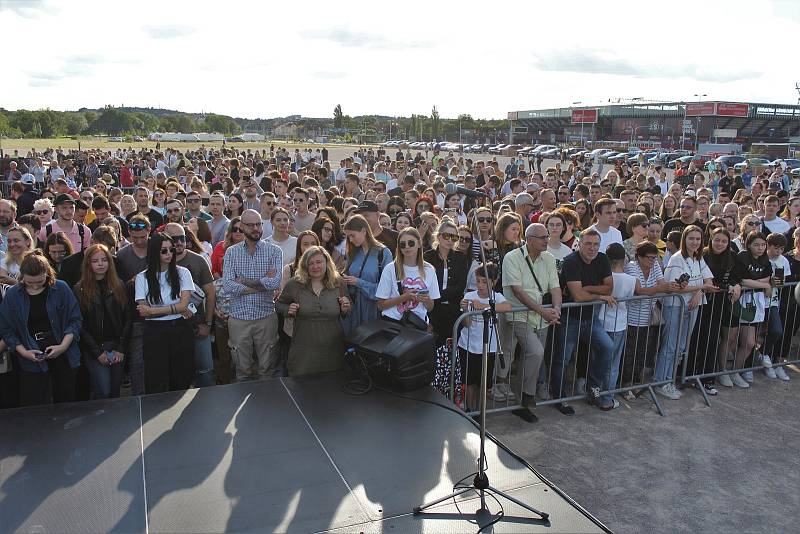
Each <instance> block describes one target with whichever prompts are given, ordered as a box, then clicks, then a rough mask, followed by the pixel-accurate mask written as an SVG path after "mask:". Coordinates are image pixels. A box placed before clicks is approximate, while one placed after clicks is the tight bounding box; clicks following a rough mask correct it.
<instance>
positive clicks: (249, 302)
mask: <svg viewBox="0 0 800 534" xmlns="http://www.w3.org/2000/svg"><path fill="white" fill-rule="evenodd" d="M277 214H280V215H281V216H284V217H286V218H287V222H288V214H286V212H285V211H284V212H283V213H281V212H280V211H278V210H276V211H275V212H273V222H274V218H275V215H277ZM240 224H241V225H242V227H243V228H244V237H245V239H244V241H242V242H241V243H238V244H236V245H231V246H230V247H228V248H227V250H226V251H225V259H224V260H223V267H222V280H223V288H224V291H225V293H226V295H227V296H228V297H229V298H230V316H229V318H228V332H229V336H230V337H229V345H230V346H231V353H232V356H233V361H234V365H235V367H236V380H238V381H242V380H251V379H255V378H267V377H271V376H274V375H275V374H276V373H277V372H278V368H277V363H278V362H277V359H276V353H275V351H274V350H273V348H274V346H275V343H276V341H277V339H278V319H277V316H276V315H275V303H274V293H275V290H276V289H278V287H279V286H280V281H281V270H282V268H283V265H284V260H283V257H282V256H283V254H282V252H281V249H280V248H279V247H277V246H275V245H274V244H272V243H270V242H269V241H268V240H266V239H261V237H262V231H261V215H260V214H259V213H258V212H257V211H254V210H245V211H244V213H242V220H241V223H240ZM254 357H255V360H256V362H255V365H254V361H253V360H254Z"/></svg>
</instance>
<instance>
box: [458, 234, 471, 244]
mask: <svg viewBox="0 0 800 534" xmlns="http://www.w3.org/2000/svg"><path fill="white" fill-rule="evenodd" d="M458 241H459V243H471V242H472V236H471V235H460V236H458Z"/></svg>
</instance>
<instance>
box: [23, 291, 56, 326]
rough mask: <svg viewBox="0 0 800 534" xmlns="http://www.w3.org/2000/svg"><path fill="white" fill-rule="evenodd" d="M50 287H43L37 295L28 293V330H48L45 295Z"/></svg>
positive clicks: (48, 320) (48, 319)
mask: <svg viewBox="0 0 800 534" xmlns="http://www.w3.org/2000/svg"><path fill="white" fill-rule="evenodd" d="M48 293H50V288H48V287H45V288H44V291H42V292H41V293H39V294H38V295H28V300H29V301H30V310H29V311H28V332H30V333H31V334H36V333H38V332H50V330H52V328H51V327H50V318H49V317H48V316H47V295H48Z"/></svg>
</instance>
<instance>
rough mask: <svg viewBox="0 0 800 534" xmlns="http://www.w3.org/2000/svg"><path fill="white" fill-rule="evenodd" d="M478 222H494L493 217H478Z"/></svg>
mask: <svg viewBox="0 0 800 534" xmlns="http://www.w3.org/2000/svg"><path fill="white" fill-rule="evenodd" d="M478 222H479V223H490V222H492V218H491V217H478Z"/></svg>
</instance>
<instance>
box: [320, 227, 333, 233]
mask: <svg viewBox="0 0 800 534" xmlns="http://www.w3.org/2000/svg"><path fill="white" fill-rule="evenodd" d="M322 231H323V232H333V228H331V227H330V226H323V227H322Z"/></svg>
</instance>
